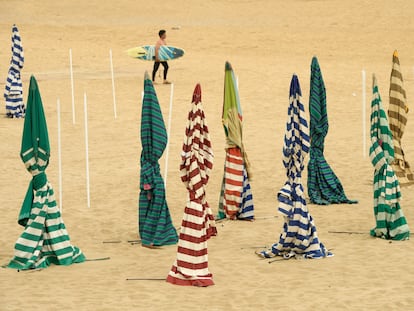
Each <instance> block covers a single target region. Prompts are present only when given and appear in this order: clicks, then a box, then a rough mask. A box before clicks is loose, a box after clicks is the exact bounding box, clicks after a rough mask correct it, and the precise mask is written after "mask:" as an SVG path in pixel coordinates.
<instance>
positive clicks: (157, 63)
mask: <svg viewBox="0 0 414 311" xmlns="http://www.w3.org/2000/svg"><path fill="white" fill-rule="evenodd" d="M158 36H159V37H160V38H159V39H158V41H157V43H156V44H155V62H154V69H153V70H152V82H155V75H156V73H157V71H158V68H159V67H160V64H161V65H162V66H163V67H164V84H170V83H171V82H169V81H168V80H167V73H168V63H167V62H166V61H160V58H159V51H160V47H161V46H162V45H167V42H166V41H165V39H166V38H167V32H166V31H165V30H164V29H162V30H160V31H159V32H158Z"/></svg>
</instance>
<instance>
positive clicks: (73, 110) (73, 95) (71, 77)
mask: <svg viewBox="0 0 414 311" xmlns="http://www.w3.org/2000/svg"><path fill="white" fill-rule="evenodd" d="M69 65H70V85H71V88H72V123H73V124H75V123H76V120H75V93H74V90H73V65H72V49H69Z"/></svg>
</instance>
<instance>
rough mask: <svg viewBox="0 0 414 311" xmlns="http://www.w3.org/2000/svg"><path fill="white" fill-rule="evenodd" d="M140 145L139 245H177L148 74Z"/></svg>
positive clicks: (163, 137)
mask: <svg viewBox="0 0 414 311" xmlns="http://www.w3.org/2000/svg"><path fill="white" fill-rule="evenodd" d="M141 144H142V152H141V174H140V194H139V234H140V236H141V240H142V245H144V246H162V245H171V244H176V243H177V242H178V235H177V231H176V230H175V228H174V226H173V224H172V220H171V216H170V211H169V209H168V205H167V201H166V197H165V185H164V180H163V179H162V176H161V173H160V165H159V163H158V160H159V159H160V158H161V156H162V154H163V153H164V150H165V148H166V146H167V131H166V129H165V124H164V119H163V117H162V113H161V108H160V105H159V103H158V98H157V94H156V93H155V89H154V86H153V84H152V81H151V79H150V77H149V75H148V73H147V72H145V78H144V99H143V102H142V114H141Z"/></svg>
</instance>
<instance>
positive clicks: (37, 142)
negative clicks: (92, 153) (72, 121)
mask: <svg viewBox="0 0 414 311" xmlns="http://www.w3.org/2000/svg"><path fill="white" fill-rule="evenodd" d="M27 103H28V107H27V115H26V119H25V122H24V130H23V139H22V149H21V158H22V160H23V162H24V164H25V166H26V168H27V170H28V171H29V172H30V173H31V174H32V176H33V179H32V181H31V183H30V186H29V189H28V192H27V195H26V198H25V202H24V203H23V207H22V211H21V212H20V215H19V223H20V224H21V225H23V226H24V227H25V229H24V231H23V233H22V235H21V236H20V237H19V239H18V240H17V242H16V245H15V251H14V258H13V259H12V260H11V261H10V263H9V265H8V267H10V268H15V269H23V270H24V269H32V268H45V267H47V266H49V265H50V264H52V263H54V264H58V265H70V264H72V263H78V262H83V261H84V260H85V257H84V255H83V254H82V252H81V251H80V249H79V248H77V247H74V246H72V245H71V243H70V238H69V235H68V233H67V231H66V228H65V224H64V222H63V219H62V217H61V214H60V210H59V207H58V206H57V204H56V200H55V195H54V192H53V188H52V185H51V184H50V183H49V182H48V180H47V177H46V174H45V170H46V168H47V166H48V163H49V155H50V148H49V139H48V134H47V125H46V120H45V116H44V112H43V107H42V102H41V98H40V93H39V91H38V87H37V83H36V80H35V79H34V77H33V76H32V78H31V80H30V87H29V99H28V101H27Z"/></svg>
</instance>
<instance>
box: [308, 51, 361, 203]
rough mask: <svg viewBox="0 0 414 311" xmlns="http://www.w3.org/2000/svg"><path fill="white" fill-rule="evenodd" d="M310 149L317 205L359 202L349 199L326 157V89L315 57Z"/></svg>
mask: <svg viewBox="0 0 414 311" xmlns="http://www.w3.org/2000/svg"><path fill="white" fill-rule="evenodd" d="M309 111H310V137H311V148H310V152H309V163H308V195H309V199H310V201H311V202H312V203H314V204H321V205H324V204H331V203H357V201H353V200H349V199H348V198H347V197H346V195H345V192H344V189H343V187H342V184H341V182H340V181H339V178H338V177H337V176H336V175H335V173H334V172H333V170H332V169H331V167H330V166H329V164H328V162H327V161H326V159H325V156H324V154H323V151H324V143H325V137H326V135H327V134H328V128H329V123H328V113H327V109H326V90H325V83H324V82H323V77H322V73H321V69H320V67H319V63H318V59H317V58H316V57H313V58H312V64H311V82H310V95H309Z"/></svg>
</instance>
